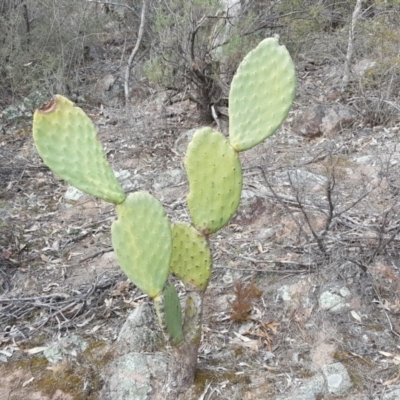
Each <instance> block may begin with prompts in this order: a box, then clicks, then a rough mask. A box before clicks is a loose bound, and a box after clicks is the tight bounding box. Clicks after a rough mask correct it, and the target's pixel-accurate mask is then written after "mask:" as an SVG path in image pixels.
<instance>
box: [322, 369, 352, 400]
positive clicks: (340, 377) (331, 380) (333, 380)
mask: <svg viewBox="0 0 400 400" xmlns="http://www.w3.org/2000/svg"><path fill="white" fill-rule="evenodd" d="M322 372H323V374H324V375H325V379H326V382H327V385H328V391H329V393H330V394H331V395H333V396H344V395H345V394H346V393H347V392H348V391H349V390H350V389H351V387H352V386H353V384H352V382H351V380H350V376H349V374H348V372H347V369H346V367H345V366H344V365H343V364H342V363H334V364H329V365H324V366H323V367H322Z"/></svg>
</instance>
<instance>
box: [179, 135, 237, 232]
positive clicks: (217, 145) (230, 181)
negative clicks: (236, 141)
mask: <svg viewBox="0 0 400 400" xmlns="http://www.w3.org/2000/svg"><path fill="white" fill-rule="evenodd" d="M185 167H186V172H187V176H188V180H189V185H190V192H189V195H188V197H187V201H188V208H189V212H190V216H191V217H192V220H193V224H194V226H195V227H196V229H198V230H199V231H201V232H203V233H204V234H206V235H208V234H210V233H214V232H216V231H218V230H219V229H221V228H222V227H223V226H224V225H226V224H227V223H228V222H229V220H230V219H231V218H232V216H233V214H234V213H235V211H236V209H237V207H238V205H239V202H240V193H241V191H242V167H241V165H240V161H239V157H238V154H237V153H236V151H235V150H234V149H233V148H232V146H231V145H230V144H229V142H228V141H227V140H226V139H225V138H224V136H223V135H222V134H221V133H219V132H216V131H214V130H212V129H211V128H204V129H200V130H198V131H197V132H196V133H195V134H194V136H193V138H192V140H191V142H190V143H189V146H188V150H187V153H186V158H185Z"/></svg>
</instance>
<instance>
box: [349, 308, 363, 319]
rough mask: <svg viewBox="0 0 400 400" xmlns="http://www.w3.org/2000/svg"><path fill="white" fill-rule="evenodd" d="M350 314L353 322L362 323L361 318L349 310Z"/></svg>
mask: <svg viewBox="0 0 400 400" xmlns="http://www.w3.org/2000/svg"><path fill="white" fill-rule="evenodd" d="M350 314H351V316H352V317H353V318H354V319H355V320H357V321H358V322H362V320H361V317H360V316H359V315H358V314H357V313H356V312H355V311H354V310H351V311H350Z"/></svg>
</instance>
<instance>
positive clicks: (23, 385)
mask: <svg viewBox="0 0 400 400" xmlns="http://www.w3.org/2000/svg"><path fill="white" fill-rule="evenodd" d="M34 379H35V378H34V377H33V376H32V378H30V379H28V380H27V381H25V382H24V383H23V384H22V387H25V386H26V385H29V384H30V383H31V382H32V381H33V380H34Z"/></svg>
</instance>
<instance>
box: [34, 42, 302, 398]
mask: <svg viewBox="0 0 400 400" xmlns="http://www.w3.org/2000/svg"><path fill="white" fill-rule="evenodd" d="M295 86H296V78H295V68H294V65H293V62H292V59H291V57H290V55H289V53H288V51H287V50H286V48H285V47H284V46H281V45H279V43H278V40H277V39H275V38H268V39H265V40H263V41H262V42H261V43H260V44H259V45H258V46H257V47H256V48H255V49H254V50H252V51H251V52H250V53H249V54H248V55H247V56H246V57H245V58H244V60H243V61H242V63H241V64H240V66H239V68H238V70H237V72H236V75H235V76H234V78H233V81H232V85H231V90H230V94H229V122H230V133H229V140H227V139H226V138H225V137H224V136H223V135H222V134H221V133H219V132H216V131H214V130H213V129H211V128H203V129H200V130H198V131H197V132H196V133H195V134H194V136H193V138H192V140H191V142H190V143H189V146H188V149H187V154H186V158H185V168H186V172H187V177H188V181H189V186H190V190H189V194H188V196H187V204H188V208H189V213H190V216H191V219H192V224H189V223H186V222H178V223H175V224H172V225H171V224H170V222H169V220H168V218H167V216H166V213H165V211H164V208H163V206H162V204H161V203H160V202H159V201H158V200H157V199H156V198H154V197H153V196H152V195H150V194H149V193H147V192H141V191H139V192H136V193H133V194H129V195H128V196H126V195H125V193H124V191H123V189H122V187H121V185H120V184H119V182H118V181H117V179H116V178H115V176H114V173H113V170H112V168H111V166H110V165H109V164H108V162H107V160H106V155H105V153H104V151H103V147H102V145H101V143H100V142H99V141H98V139H97V133H96V130H95V127H94V125H93V123H92V122H91V120H90V119H89V118H88V117H87V116H86V115H85V113H84V112H83V111H82V110H81V109H80V108H78V107H74V104H73V103H72V102H71V101H69V100H68V99H66V98H64V97H62V96H60V95H56V96H55V98H54V99H53V100H52V101H50V102H49V103H48V104H47V105H45V106H44V107H42V108H41V109H39V110H37V111H36V113H35V115H34V122H33V137H34V141H35V144H36V147H37V149H38V152H39V154H40V156H41V157H42V159H43V161H44V162H45V164H46V165H47V166H48V167H49V168H50V169H52V170H53V171H54V173H56V174H57V175H58V176H59V177H60V178H62V179H64V180H66V181H67V182H68V183H70V184H71V185H73V186H75V187H76V188H78V189H81V190H83V191H85V192H86V193H88V194H91V195H93V196H96V197H99V198H101V199H103V200H105V201H107V202H110V203H113V204H115V205H116V213H117V217H118V219H117V220H116V221H115V222H114V223H113V224H112V228H111V233H112V244H113V248H114V251H115V255H116V258H117V261H118V263H119V265H120V266H121V268H122V270H123V271H124V272H125V274H126V275H127V276H128V278H129V279H130V280H131V281H132V282H133V283H134V284H135V285H136V286H137V287H138V288H139V289H141V290H142V291H143V292H144V293H146V294H147V295H148V296H149V297H150V298H152V299H153V301H154V305H155V309H156V312H157V316H158V320H159V322H160V324H161V326H162V327H163V329H164V330H165V332H166V333H167V335H168V337H169V341H170V344H171V346H172V359H171V362H170V375H169V377H170V381H169V382H170V385H171V387H175V389H174V391H175V392H176V393H178V392H179V391H180V390H185V389H186V388H187V387H188V386H189V385H190V384H191V383H192V382H193V380H194V375H195V370H196V363H197V352H198V348H199V345H200V341H201V321H202V309H203V298H204V292H205V290H206V289H207V285H208V282H209V279H210V277H211V273H212V255H211V251H210V248H209V245H208V238H209V236H210V235H211V234H213V233H215V232H217V231H218V230H219V229H221V228H222V227H224V226H225V225H226V224H227V223H228V222H229V220H230V219H231V218H232V216H233V215H234V213H235V212H236V210H237V208H238V205H239V202H240V196H241V190H242V180H243V176H242V169H241V164H240V159H239V152H241V151H244V150H248V149H250V148H252V147H254V146H256V145H257V144H259V143H261V142H263V141H264V140H265V139H266V138H267V137H269V136H270V135H272V134H273V133H274V132H275V131H276V129H277V128H278V127H279V126H280V125H281V124H282V122H283V121H284V120H285V118H286V116H287V114H288V112H289V109H290V107H291V105H292V102H293V99H294V96H295ZM170 274H172V275H175V276H176V277H177V278H179V279H180V280H181V281H182V282H183V284H184V285H185V288H186V294H185V307H184V311H183V312H182V310H181V302H180V299H179V297H178V294H177V292H176V289H175V287H174V286H173V285H172V284H167V281H168V277H169V275H170Z"/></svg>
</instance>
